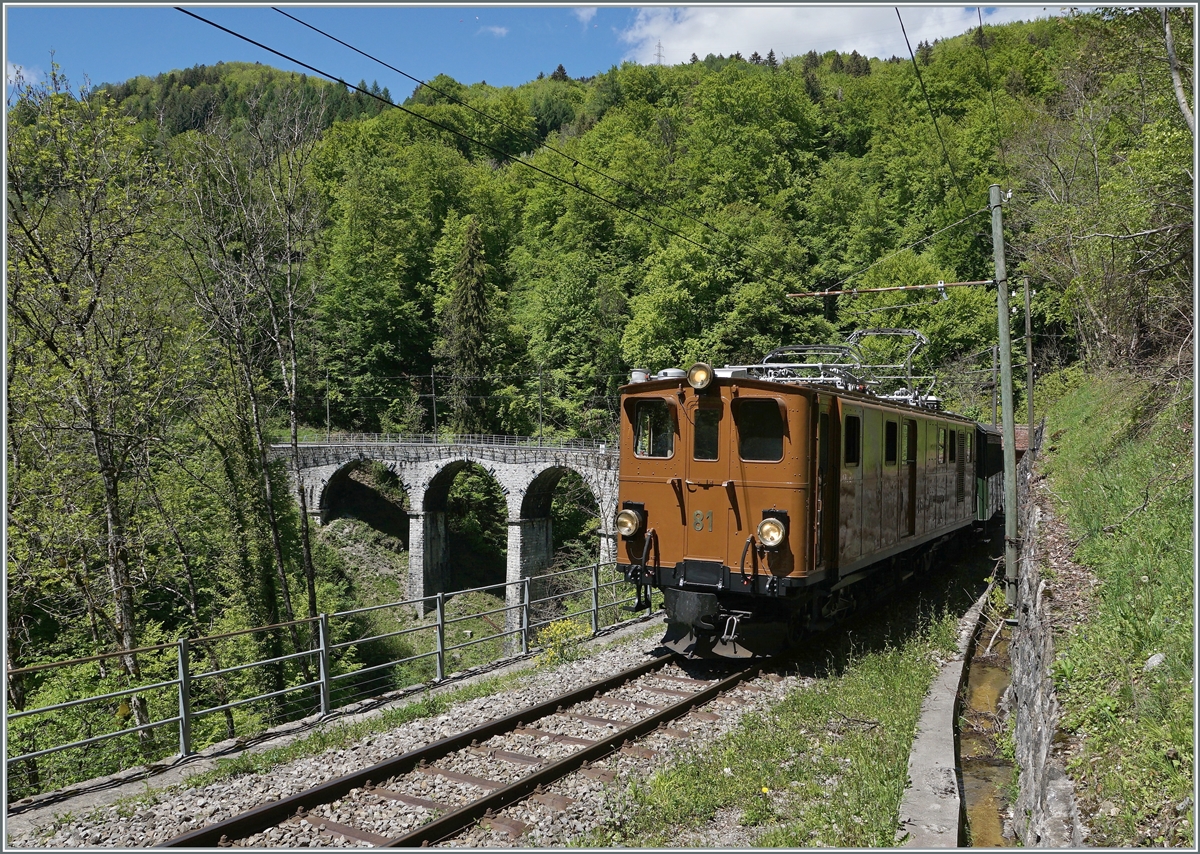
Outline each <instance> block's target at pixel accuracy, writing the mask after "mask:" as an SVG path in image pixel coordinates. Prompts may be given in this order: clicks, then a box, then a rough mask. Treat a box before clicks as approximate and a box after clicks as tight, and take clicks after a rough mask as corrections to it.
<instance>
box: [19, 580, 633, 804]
mask: <svg viewBox="0 0 1200 854" xmlns="http://www.w3.org/2000/svg"><path fill="white" fill-rule="evenodd" d="M602 569H603V570H605V573H604V574H603V575H602V574H601V570H602ZM613 570H614V564H613V563H612V562H608V563H605V564H598V563H592V564H586V565H583V566H580V567H572V568H568V569H564V570H555V571H553V572H547V573H545V574H544V575H539V576H531V577H526V578H522V579H520V580H518V581H506V582H502V583H499V584H492V585H487V586H484V587H477V588H471V589H470V590H463V591H453V592H450V593H438V594H435V595H433V596H425V597H420V598H414V599H410V600H404V601H401V602H394V603H389V604H386V605H371V606H367V607H364V608H358V609H353V610H348V611H340V612H337V613H335V614H332V615H324V614H322V615H319V616H318V617H315V618H313V617H307V618H301V619H298V620H292V621H289V622H286V623H275V624H272V625H269V626H257V627H254V628H249V629H240V630H236V631H233V632H226V633H222V634H217V635H208V636H202V637H197V638H190V639H189V638H180V639H179V640H178V641H177V642H175V643H166V644H158V645H156V646H150V647H141V648H138V649H135V650H129V651H123V652H112V653H103V654H100V655H95V656H90V657H88V658H80V659H71V660H69V661H61V662H48V663H43V664H38V665H32V666H30V667H25V668H18V669H14V670H10V671H8V675H9V676H10V677H12V676H16V675H22V674H29V673H34V672H37V673H45V672H48V671H50V670H52V669H55V668H67V667H71V666H75V665H78V664H82V663H88V662H93V661H98V660H102V659H106V658H113V657H117V656H121V655H129V654H137V653H146V652H161V651H165V650H167V649H169V648H171V647H174V648H175V649H176V656H175V657H176V658H177V661H176V663H175V667H174V668H172V669H174V670H176V672H177V673H178V675H177V677H176V678H174V679H163V678H162V675H163V674H162V672H161V668H164V667H170V666H171V663H170V660H169V659H168V660H167V661H162V660H161V659H159V660H156V663H155V671H154V673H155V675H156V676H157V679H155V680H151V679H149V678H148V681H147V682H146V683H145V684H141V685H135V686H131V687H122V688H120V689H119V690H116V691H109V692H106V693H101V694H95V695H91V696H75V697H69V699H67V700H65V701H63V702H59V703H55V704H53V705H48V706H41V707H38V708H34V709H20V710H13V711H10V712H8V713H7V714H6V719H7V722H8V724H9V733H8V735H9V740H8V743H9V744H10V748H9V750H10V751H13V752H14V753H15V751H16V750H19V749H21V747H24V748H25V749H29V748H30V747H37V746H38V745H37V743H38V742H41V743H43V744H44V743H45V740H48V739H49V738H53V737H54V736H53V733H54V732H55V731H56V730H55V729H53V728H50V729H43V728H37V729H32V728H31V729H30V730H28V731H26V732H21V731H14V730H13V729H12V726H11V725H12V724H13V723H14V722H16V721H20V720H24V719H29V718H32V717H34V716H36V715H53V714H54V713H55V712H58V711H62V710H67V709H75V708H77V707H85V709H84V713H85V714H87V715H88V716H89V720H91V721H93V722H96V721H102V720H104V719H105V718H106V717H107V716H108V715H111V712H110V711H108V710H106V709H105V707H104V706H102V705H99V706H98V707H97V706H91V707H89V706H88V704H104V703H106V702H111V701H113V700H115V699H119V698H123V697H129V696H136V695H140V696H142V697H144V698H147V699H148V700H149V702H150V704H151V706H152V708H150V709H149V711H150V712H151V714H158V715H161V714H163V713H164V712H167V713H168V714H169V713H170V712H171V711H172V709H171V707H170V706H167V708H163V704H164V702H166V703H170V704H175V703H177V704H178V705H177V708H176V709H175V711H177V712H178V714H175V715H173V716H169V717H159V718H156V719H155V720H153V721H151V722H150V723H144V724H138V725H137V726H135V727H132V728H128V729H118V730H115V731H113V732H107V733H100V734H98V735H92V736H91V737H90V738H87V739H85V740H82V741H72V742H70V743H67V744H60V745H52V746H48V747H42V748H41V749H37V750H33V751H32V752H29V753H23V754H20V755H12V754H10V755H9V756H7V757H6V760H5V761H6V766H7V767H8V769H9V775H10V788H11V783H12V780H11V775H12V774H13V772H14V771H15V770H16V769H15V768H14V764H15V763H19V762H33V761H34V760H40V759H41V758H42V757H45V756H49V755H51V754H55V753H59V752H61V751H64V750H71V749H81V748H83V747H86V746H89V745H92V744H96V743H98V742H102V741H107V740H110V739H114V738H118V737H121V736H128V735H130V734H132V733H137V732H141V731H144V730H149V729H156V728H159V727H171V726H173V725H176V724H177V725H178V729H179V755H181V756H187V755H190V754H192V753H193V752H194V749H193V747H194V746H193V744H192V735H191V723H192V722H193V721H195V720H197V719H199V718H203V717H207V716H210V715H213V714H216V713H219V712H228V711H230V710H232V709H237V708H240V707H243V706H246V705H248V704H251V703H255V702H262V701H269V700H274V699H276V698H280V697H283V696H285V695H297V694H298V696H299V699H300V702H299V703H297V704H294V705H292V706H290V707H289V709H290V711H288V712H287V713H283V712H282V710H281V709H280V708H276V707H275V706H276V705H277V704H272V706H271V707H270V708H269V709H268V710H267V711H266V712H265V713H264V714H265V715H266V716H267V717H266V718H265V721H266V722H272V721H275V720H276V719H277V718H276V715H280V716H282V719H284V720H291V719H293V718H296V717H304V716H307V715H311V714H313V712H314V711H318V710H319V711H320V713H321V714H329V713H330V712H331V711H332V710H333V708H334V707H335V706H344V705H346V704H348V703H352V702H357V700H356V698H357V697H360V696H364V695H367V696H377V695H381V694H386V693H388V692H390V691H393V690H396V689H397V688H398V687H413V686H415V685H419V684H430V683H429V682H425V683H421V682H419V680H420V679H422V678H424V679H429V677H428V675H426V676H421V675H419V674H420V673H421V672H422V671H421V670H417V671H411V672H409V678H410V679H412V680H414V681H412V682H411V683H405V684H404V685H397V684H394V683H393V681H392V677H391V676H385V677H384V678H380V677H379V676H374V677H373V678H372V679H369V680H367V681H366V682H363V683H360V684H359V685H358V687H359V688H361V687H363V686H365V685H367V684H371V687H370V688H369V689H368V690H369V691H370V692H371V693H370V694H366V692H364V693H363V694H358V693H354V694H348V693H347V692H346V691H342V692H340V693H336V694H332V693H331V688H332V687H334V686H337V687H339V688H340V687H341V686H342V685H345V684H346V681H345V680H353V679H355V678H362V677H364V676H368V675H370V674H373V673H376V672H378V671H389V670H390V671H392V672H405V671H398V670H396V668H399V667H400V666H401V665H404V664H407V663H410V662H421V661H424V660H426V659H434V660H435V662H434V663H435V664H436V675H435V676H434V677H433V678H432V680H431V681H432V683H437V682H440V681H442V680H443V679H444V678H445V675H444V674H445V671H446V669H447V668H446V662H447V659H448V653H451V652H455V651H457V650H463V649H466V648H469V647H474V646H477V645H479V644H482V643H485V642H488V641H498V642H500V646H499V648H498V649H497V650H496V651H495V652H489V653H485V654H484V656H483V657H482V658H481V659H480V660H478V661H472V663H470V664H469V665H468V666H469V667H475V666H478V664H481V663H489V662H494V661H504V660H508V659H511V658H513V657H518V656H520V655H523V654H526V653H528V652H530V651H531V650H533V649H536V647H535V646H534V645H533V643H532V642H533V641H534V640H536V634H537V630H538V629H539V628H541V627H543V626H546V625H549V624H550V623H551V622H554V621H555V620H562V619H572V618H576V617H580V616H585V615H587V614H588V613H589V612H590V613H591V614H592V616H593V619H592V626H591V629H592V634H593V635H594V634H596V633H597V632H599V631H600V629H601V628H602V627H606V626H612V625H622V624H624V623H625V622H626V621H624V620H622V619H620V617H619V616H616V612H615V611H612V610H610V609H612V608H614V607H616V606H619V605H622V604H625V603H627V602H629V601H632V599H630V598H621V597H620V596H619V595H615V594H616V591H615V590H613V588H615V587H617V586H620V585H621V584H624V583H625V582H624V579H623V578H621V577H620V576H619V575H617V576H616V578H615V580H610V579H611V578H612V577H613V576H612V575H611V573H612V572H613ZM580 572H582V573H584V574H585V575H590V576H591V577H590V579H589V581H588V582H585V584H584V586H581V587H579V588H578V589H571V590H569V591H565V592H557V593H555V592H550V591H551V590H553V588H554V587H555V586H557V584H556V583H555V582H556V579H559V578H561V577H562V576H565V575H568V574H572V573H580ZM560 583H561V582H560ZM530 585H533V586H534V587H535V589H545V588H543V587H542V585H549V586H550V587H549V590H547V591H546V592H547V593H549V595H545V596H541V597H530V596H529V589H530ZM571 587H572V588H574V584H572V585H571ZM609 590H613V592H612V593H609V592H607V591H609ZM514 591H515V594H516V595H514ZM469 592H485V593H490V594H491V596H492V597H494V598H498V599H500V600H502V601H503V603H504V604H503V605H501V606H500V607H490V605H488V606H485V607H484V609H483V610H482V611H481V612H479V613H471V614H461V615H457V616H454V617H447V615H446V614H445V608H444V603H445V602H446V601H448V600H449V599H450V598H452V597H454V596H457V595H460V594H462V593H469ZM589 593H590V602H588V601H587V600H588V598H589ZM610 597H611V598H612V599H613V600H614V601H612V602H609V601H603V602H602V599H608V598H610ZM572 598H574V599H576V600H577V601H578V602H579V606H580V607H578V609H576V608H573V607H572V606H571V604H570V603H569V602H568V601H567V600H570V599H572ZM550 603H559V604H555V605H553V606H551V605H550ZM434 605H436V611H437V613H436V615H435V616H436V620H435V621H433V622H427V623H421V624H417V625H407V626H406V627H404V628H401V629H397V630H389V629H387V628H385V626H384V625H379V624H376V625H375V631H374V632H372V631H370V630H368V631H367V633H366V635H365V636H363V637H357V638H353V639H349V640H339V641H338V642H337V643H334V642H332V638H331V634H330V628H329V621H330V620H331V619H338V620H343V621H344V620H354V619H356V618H359V617H361V616H364V615H367V614H375V613H378V612H380V611H383V610H385V609H388V608H395V609H404V608H410V609H411V608H414V607H415V608H417V609H418V610H417V613H418V615H420V614H422V613H428V611H429V610H430V608H431V606H434ZM548 607H549V608H550V610H547V608H548ZM535 610H536V619H534V615H533V614H532V613H531V611H535ZM601 612H603V614H604V616H603V617H602V616H601ZM500 613H504V614H505V619H504V621H503V622H504V625H503V626H501V627H499V628H498V629H497V631H496V633H495V634H486V635H483V636H480V637H474V638H470V639H469V640H466V641H465V642H462V643H455V644H448V643H447V638H446V633H447V627H448V626H452V625H454V624H461V623H463V622H464V621H466V620H470V619H480V618H483V617H488V616H490V615H493V614H500ZM556 613H557V614H558V616H554V614H556ZM605 621H607V622H605ZM304 623H315V624H316V625H317V626H318V629H319V631H318V638H319V643H318V645H317V646H316V647H314V648H308V647H307V646H304V645H303V644H302V645H301V648H293V649H294V651H292V652H283V654H282V655H277V656H275V657H267V658H261V659H260V658H258V657H257V656H258V655H260V654H261V653H250V654H249V655H245V654H243V655H235V656H232V657H231V658H227V659H226V660H225V661H224V662H223V664H224V665H225V666H223V667H221V668H219V669H216V670H210V671H200V669H199V668H195V667H194V664H195V663H196V661H195V660H196V659H200V660H203V659H207V657H208V655H207V653H206V652H205V648H206V647H207V646H208V645H209V644H211V643H214V642H216V641H219V640H225V639H228V638H232V637H238V636H244V635H249V634H254V633H259V632H264V631H272V630H278V629H280V628H286V627H289V626H296V625H300V624H304ZM400 625H404V623H400ZM380 629H384V630H383V631H382V632H380V631H379V630H380ZM424 632H431V633H433V635H434V640H436V648H434V649H425V647H426V646H432V645H433V640H427V641H423V642H420V643H417V644H416V645H415V648H411V647H410V648H407V649H403V653H404V657H401V658H396V659H392V660H388V661H383V662H380V661H379V660H378V658H375V660H372V658H373V657H368V658H366V661H368V662H370V663H369V664H367V663H360V664H356V665H352V666H353V667H354V669H351V670H347V671H345V672H341V673H335V672H333V665H334V662H336V661H338V660H341V659H342V658H344V657H343V656H337V657H335V656H334V653H335V652H339V651H343V650H346V649H348V648H361V649H366V648H367V647H368V645H370V644H373V643H374V644H378V643H379V642H381V641H386V640H388V639H391V638H396V637H399V636H402V635H410V634H413V635H416V634H418V633H424ZM355 633H357V632H355ZM420 636H421V637H424V638H428V637H429V635H428V634H424V635H420ZM455 639H456V640H457V639H458V638H457V637H456V638H455ZM285 644H287V645H286V646H285V647H284V649H285V650H286V649H287V648H289V647H290V646H291V644H290V643H289V642H287V640H286V639H285ZM373 648H374V649H379V648H380V647H378V646H375V647H373ZM383 649H390V648H389V647H384V648H383ZM397 652H401V649H398V650H397ZM194 653H199V655H194ZM494 656H499V657H494ZM247 659H251V660H247ZM297 659H308V660H314V659H315V661H314V664H316V665H319V666H317V667H316V668H315V669H316V671H317V673H316V674H314V675H302V674H301V673H295V672H293V673H291V675H290V677H289V679H288V680H287V681H288V682H291V681H292V680H293V679H295V680H296V683H295V684H286V683H285V684H284V686H283V687H279V686H278V685H276V686H273V687H274V690H270V691H268V692H267V693H261V694H260V693H256V692H255V689H254V688H250V687H249V686H247V688H249V690H246V691H238V690H236V689H234V690H232V691H231V693H232V694H233V696H225V695H219V699H220V700H221V701H222V702H221V703H220V704H219V705H215V706H208V707H205V703H204V700H203V699H201V698H205V699H207V700H208V702H211V701H212V699H216V698H214V697H213V696H212V691H213V690H214V688H213V687H208V686H211V685H212V680H213V678H215V677H220V676H224V675H227V674H233V673H239V672H243V671H249V670H251V669H252V668H257V667H264V666H269V665H272V664H275V665H279V664H283V663H285V662H288V661H292V660H297ZM126 684H128V683H127V682H126ZM251 684H253V680H252V681H251ZM197 686H201V689H200V690H199V691H197ZM264 687H265V686H264ZM172 688H175V689H177V691H175V692H172V691H171V689H172ZM226 688H227V690H228V686H226ZM164 689H166V691H167V692H168V693H167V695H166V697H165V698H164V695H163V693H162V692H163V690H164ZM77 690H79V693H85V689H77ZM258 690H261V688H259V689H258ZM151 692H159V693H156V694H153V695H151V696H148V695H150V694H151ZM73 693H74V691H73ZM172 694H177V698H176V699H172V696H171V695H172ZM245 694H252V695H253V696H245ZM239 695H241V696H239ZM197 700H199V702H197ZM143 702H144V701H143ZM318 706H319V709H318ZM93 709H96V712H100V715H99V717H96V716H95V713H94V712H93V711H92V710H93ZM248 720H250V721H251V722H253V721H256V720H260V718H258V717H255V716H252V717H251V718H249V719H248ZM254 725H255V726H259V725H261V724H259V723H255V724H254ZM32 726H33V727H37V726H38V725H37V724H33V725H32ZM209 729H210V730H212V732H211V733H210V734H209V737H211V736H212V734H213V733H215V732H217V730H215V729H213V728H212V727H210V728H209ZM47 732H49V733H51V735H50V736H47V735H45V733H47ZM92 732H94V729H93V730H91V731H90V732H88V734H89V735H91V733H92ZM27 735H28V736H32V737H33V738H34V739H35V740H34V741H33V742H32V743H31V742H28V741H26V740H25V738H26V737H27ZM164 756H165V754H164ZM160 758H161V757H160ZM147 761H148V760H147V757H146V756H145V755H144V754H143V753H142V752H140V751H137V750H130V751H129V753H128V759H126V758H125V754H118V755H117V757H116V759H115V762H120V763H123V764H122V767H127V766H128V765H131V764H143V763H145V762H147ZM68 764H72V763H68ZM55 767H56V766H54V765H53V764H50V765H46V766H43V764H42V763H41V762H39V763H38V766H37V770H38V771H39V773H40V775H41V777H42V779H43V780H47V778H48V777H49V776H51V775H52V774H53V769H54V768H55ZM89 770H93V769H89ZM95 770H98V769H95Z"/></svg>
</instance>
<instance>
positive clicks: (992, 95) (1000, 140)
mask: <svg viewBox="0 0 1200 854" xmlns="http://www.w3.org/2000/svg"><path fill="white" fill-rule="evenodd" d="M975 14H976V15H978V16H979V49H980V51H982V52H983V70H984V73H985V74H986V75H987V84H988V99H989V100H990V101H991V102H992V120H993V121H995V123H996V146H997V147H998V148H999V149H1000V166H1001V167H1002V168H1003V169H1004V171H1005V173H1007V172H1008V164H1007V163H1006V162H1005V161H1004V135H1003V134H1002V133H1001V131H1000V114H999V113H998V112H996V92H995V89H994V88H993V86H992V69H991V66H990V65H989V64H988V58H987V44H986V39H985V38H984V35H983V10H982V7H979V6H976V7H975Z"/></svg>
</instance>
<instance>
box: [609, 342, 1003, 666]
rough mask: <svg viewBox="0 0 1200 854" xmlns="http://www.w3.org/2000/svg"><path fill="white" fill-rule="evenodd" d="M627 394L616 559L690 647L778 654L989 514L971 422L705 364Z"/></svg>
mask: <svg viewBox="0 0 1200 854" xmlns="http://www.w3.org/2000/svg"><path fill="white" fill-rule="evenodd" d="M697 371H698V372H699V375H700V376H701V377H702V378H703V377H707V384H706V385H703V387H699V388H697V387H694V383H692V382H691V379H692V375H693V374H695V373H696V372H697ZM714 374H716V375H714ZM621 391H622V401H621V433H620V443H621V471H620V492H619V498H618V503H619V515H618V529H619V531H620V536H619V538H618V545H617V562H618V565H619V566H620V568H621V569H622V570H623V571H624V572H625V574H626V577H627V578H628V579H629V580H630V581H632V582H633V583H635V584H638V585H639V586H642V585H644V586H649V587H655V588H658V589H659V590H661V591H662V593H663V596H664V607H665V609H666V614H667V622H668V629H667V635H666V637H665V638H664V643H666V644H668V645H669V646H671V647H673V648H675V649H678V650H680V651H687V652H691V653H693V654H700V655H723V656H733V657H744V656H749V655H755V654H770V653H773V652H776V651H778V650H780V649H782V648H783V647H784V646H786V645H787V644H788V643H790V642H794V641H795V640H796V639H797V638H798V637H800V636H801V635H802V634H803V633H804V632H806V631H808V630H810V629H813V628H817V627H820V626H821V625H822V624H826V623H828V622H831V621H833V620H834V619H836V618H837V617H838V616H840V615H841V614H842V613H844V612H846V611H848V610H850V609H851V608H853V607H854V605H855V604H856V602H859V601H862V600H863V599H865V598H868V597H869V596H870V595H876V594H877V593H878V591H879V590H880V589H883V588H884V587H886V586H889V585H891V584H895V583H899V582H901V581H903V580H904V579H905V578H907V577H908V576H909V575H911V574H912V572H913V571H915V570H917V569H920V568H922V567H923V566H927V565H928V562H929V559H930V556H931V555H932V552H933V549H934V547H936V545H937V544H939V543H941V542H942V541H944V540H945V539H946V538H948V537H949V535H951V534H953V533H954V532H955V531H958V530H959V529H961V528H963V527H965V526H968V525H971V524H972V522H973V521H975V519H976V517H977V515H978V513H980V512H984V511H983V510H980V509H978V508H979V505H978V504H977V489H979V488H980V486H981V482H980V481H977V475H979V476H982V475H984V468H983V466H982V463H981V461H980V460H978V459H977V457H978V453H977V450H978V449H979V448H980V447H981V441H985V440H986V438H987V437H986V436H985V432H986V431H985V430H984V428H979V427H978V426H977V425H976V424H975V423H974V422H972V421H971V420H969V419H967V418H963V417H961V416H957V415H953V414H950V413H947V412H942V411H939V410H935V409H929V408H924V407H922V406H917V405H912V404H910V403H907V402H899V401H895V400H889V399H886V398H880V397H876V396H874V395H871V394H868V393H864V392H862V391H859V390H851V389H848V388H839V387H837V384H828V383H826V384H822V383H805V382H802V381H799V382H797V381H793V382H781V381H778V380H775V379H762V378H754V377H751V376H748V375H746V372H745V371H739V370H737V369H727V370H724V371H716V372H714V371H712V369H711V368H709V367H708V366H707V365H698V366H695V367H693V369H692V371H691V372H688V373H687V374H685V373H684V372H683V371H666V372H662V373H660V374H659V375H658V376H657V377H655V378H653V379H648V380H646V381H643V382H635V383H631V384H629V385H626V386H624V387H622V390H621ZM988 473H990V472H988ZM989 515H990V513H989ZM764 520H774V521H764ZM867 581H870V582H871V583H869V584H863V583H862V582H867Z"/></svg>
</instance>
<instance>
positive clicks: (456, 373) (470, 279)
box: [438, 66, 561, 433]
mask: <svg viewBox="0 0 1200 854" xmlns="http://www.w3.org/2000/svg"><path fill="white" fill-rule="evenodd" d="M560 67H561V66H560ZM464 232H465V233H464V235H463V246H462V251H461V253H460V254H459V256H458V262H457V263H456V264H455V266H454V270H453V272H452V273H451V276H450V280H451V282H452V284H453V288H454V290H453V293H452V294H451V297H450V303H449V305H447V306H446V312H445V315H444V316H443V318H442V340H441V342H439V345H438V350H439V352H438V357H439V358H438V361H439V362H440V363H441V365H442V368H443V370H445V371H446V372H447V373H448V374H450V411H451V416H450V419H451V423H452V424H453V425H454V429H455V430H456V431H458V432H462V433H482V432H484V431H485V430H486V429H487V425H488V417H487V405H486V404H487V383H486V381H485V380H484V379H483V376H484V374H485V373H486V372H487V369H488V364H487V358H486V355H485V352H486V350H487V341H488V334H489V327H490V324H489V316H488V315H489V307H488V293H487V291H488V285H489V280H490V278H491V276H492V268H491V265H490V264H488V262H487V258H486V257H485V255H484V248H483V238H482V236H481V235H480V233H479V223H478V222H477V221H476V219H475V217H473V216H468V217H466V221H465V229H464Z"/></svg>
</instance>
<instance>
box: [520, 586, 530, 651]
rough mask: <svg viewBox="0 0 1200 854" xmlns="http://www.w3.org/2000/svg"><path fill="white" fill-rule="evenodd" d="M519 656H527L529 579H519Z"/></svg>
mask: <svg viewBox="0 0 1200 854" xmlns="http://www.w3.org/2000/svg"><path fill="white" fill-rule="evenodd" d="M521 655H529V577H528V576H526V577H525V578H522V579H521Z"/></svg>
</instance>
